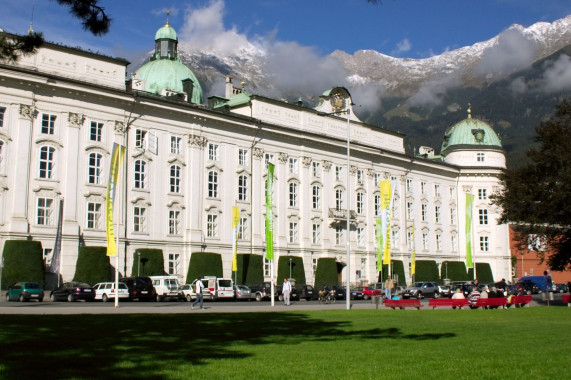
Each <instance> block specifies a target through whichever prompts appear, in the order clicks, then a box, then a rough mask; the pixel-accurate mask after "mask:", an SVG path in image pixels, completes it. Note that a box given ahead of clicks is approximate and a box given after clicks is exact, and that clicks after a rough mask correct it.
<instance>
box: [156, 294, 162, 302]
mask: <svg viewBox="0 0 571 380" xmlns="http://www.w3.org/2000/svg"><path fill="white" fill-rule="evenodd" d="M161 301H162V300H161V296H159V295H158V294H157V302H161Z"/></svg>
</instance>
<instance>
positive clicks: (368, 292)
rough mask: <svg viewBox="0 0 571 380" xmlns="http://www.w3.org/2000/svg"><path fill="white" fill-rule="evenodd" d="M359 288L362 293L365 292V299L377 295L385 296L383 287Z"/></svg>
mask: <svg viewBox="0 0 571 380" xmlns="http://www.w3.org/2000/svg"><path fill="white" fill-rule="evenodd" d="M357 290H359V291H360V292H361V293H363V299H364V300H368V299H370V298H372V297H375V296H378V297H382V296H383V291H382V289H373V288H370V287H368V286H363V287H361V288H357Z"/></svg>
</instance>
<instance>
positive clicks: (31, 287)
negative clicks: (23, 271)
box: [6, 281, 44, 302]
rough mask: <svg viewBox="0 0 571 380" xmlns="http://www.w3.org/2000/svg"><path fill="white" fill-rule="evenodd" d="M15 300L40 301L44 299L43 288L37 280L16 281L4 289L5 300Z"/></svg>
mask: <svg viewBox="0 0 571 380" xmlns="http://www.w3.org/2000/svg"><path fill="white" fill-rule="evenodd" d="M15 300H18V301H20V302H24V301H29V300H38V301H39V302H42V301H43V300H44V288H42V285H40V284H38V283H37V282H31V281H30V282H27V281H23V282H17V283H15V284H14V285H12V286H10V287H9V288H8V290H7V291H6V301H15Z"/></svg>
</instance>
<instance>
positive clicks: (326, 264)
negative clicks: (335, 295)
mask: <svg viewBox="0 0 571 380" xmlns="http://www.w3.org/2000/svg"><path fill="white" fill-rule="evenodd" d="M337 274H338V272H337V262H336V261H335V259H334V258H330V257H322V258H320V259H318V260H317V268H316V270H315V284H314V287H315V289H318V290H319V289H321V288H322V287H323V285H337V284H338V276H337Z"/></svg>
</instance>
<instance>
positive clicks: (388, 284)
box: [385, 275, 395, 300]
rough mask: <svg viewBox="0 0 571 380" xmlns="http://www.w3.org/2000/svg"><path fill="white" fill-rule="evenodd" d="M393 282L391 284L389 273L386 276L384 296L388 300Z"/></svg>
mask: <svg viewBox="0 0 571 380" xmlns="http://www.w3.org/2000/svg"><path fill="white" fill-rule="evenodd" d="M394 286H395V284H393V280H391V276H390V275H389V276H388V277H387V280H386V281H385V298H386V299H388V300H390V299H391V293H392V292H393V288H394Z"/></svg>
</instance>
